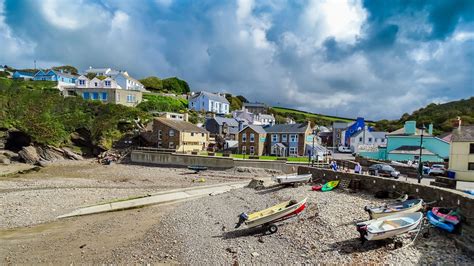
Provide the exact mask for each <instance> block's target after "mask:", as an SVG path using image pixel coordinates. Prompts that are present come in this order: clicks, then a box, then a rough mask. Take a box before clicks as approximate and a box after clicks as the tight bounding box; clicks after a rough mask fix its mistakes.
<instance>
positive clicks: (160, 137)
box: [158, 129, 163, 140]
mask: <svg viewBox="0 0 474 266" xmlns="http://www.w3.org/2000/svg"><path fill="white" fill-rule="evenodd" d="M162 139H163V131H161V129H160V130H158V140H162Z"/></svg>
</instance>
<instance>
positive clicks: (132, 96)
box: [127, 94, 136, 103]
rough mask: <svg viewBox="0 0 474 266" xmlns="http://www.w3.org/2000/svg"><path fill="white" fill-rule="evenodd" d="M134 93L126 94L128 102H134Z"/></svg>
mask: <svg viewBox="0 0 474 266" xmlns="http://www.w3.org/2000/svg"><path fill="white" fill-rule="evenodd" d="M135 100H136V99H135V95H132V94H129V95H127V102H128V103H134V102H135Z"/></svg>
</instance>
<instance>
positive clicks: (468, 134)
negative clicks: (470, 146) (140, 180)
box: [451, 125, 474, 142]
mask: <svg viewBox="0 0 474 266" xmlns="http://www.w3.org/2000/svg"><path fill="white" fill-rule="evenodd" d="M451 141H452V142H455V141H456V142H459V141H474V125H473V126H461V130H459V129H455V130H453V136H452V138H451Z"/></svg>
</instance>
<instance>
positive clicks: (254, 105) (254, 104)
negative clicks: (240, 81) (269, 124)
mask: <svg viewBox="0 0 474 266" xmlns="http://www.w3.org/2000/svg"><path fill="white" fill-rule="evenodd" d="M243 106H244V107H263V108H267V105H266V104H264V103H244V104H243Z"/></svg>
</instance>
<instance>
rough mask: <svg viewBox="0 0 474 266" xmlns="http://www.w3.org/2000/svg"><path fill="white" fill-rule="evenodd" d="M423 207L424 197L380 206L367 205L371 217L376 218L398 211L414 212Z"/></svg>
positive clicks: (366, 208)
mask: <svg viewBox="0 0 474 266" xmlns="http://www.w3.org/2000/svg"><path fill="white" fill-rule="evenodd" d="M421 208H423V200H422V199H412V200H406V201H404V202H396V203H391V204H387V205H385V206H380V207H367V206H366V207H365V210H366V211H367V212H368V213H369V215H370V218H371V219H376V218H380V217H384V216H388V215H392V214H397V213H412V212H417V211H419V210H421Z"/></svg>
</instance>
